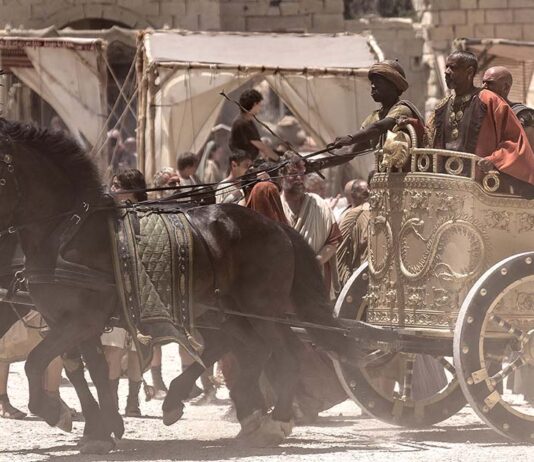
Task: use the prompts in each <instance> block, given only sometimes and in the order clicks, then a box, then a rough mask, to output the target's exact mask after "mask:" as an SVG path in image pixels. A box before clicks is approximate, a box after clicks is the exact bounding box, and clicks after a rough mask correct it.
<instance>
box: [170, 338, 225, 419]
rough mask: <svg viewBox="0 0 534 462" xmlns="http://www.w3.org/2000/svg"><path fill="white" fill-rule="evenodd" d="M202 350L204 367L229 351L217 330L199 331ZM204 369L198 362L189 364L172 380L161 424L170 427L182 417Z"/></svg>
mask: <svg viewBox="0 0 534 462" xmlns="http://www.w3.org/2000/svg"><path fill="white" fill-rule="evenodd" d="M201 332H202V338H203V340H204V350H203V352H202V355H201V359H202V362H203V363H204V365H205V366H206V367H211V366H212V365H213V364H214V363H215V361H217V360H218V359H219V358H220V357H221V356H222V355H223V354H224V353H226V352H227V351H228V349H229V345H228V339H227V338H226V336H225V334H224V333H222V332H221V331H219V330H214V329H201ZM205 370H206V369H205V368H204V367H203V366H202V365H201V364H200V363H198V362H196V361H195V362H194V363H193V364H191V365H190V366H189V367H188V368H187V369H186V370H185V371H184V372H182V374H180V375H179V376H178V377H176V378H175V379H173V381H172V382H171V384H170V385H169V391H168V392H167V396H166V397H165V400H164V401H163V405H162V410H163V423H164V424H165V425H172V424H173V423H175V422H177V421H178V420H179V419H180V418H181V417H182V415H183V410H184V403H183V401H185V400H186V399H187V398H188V397H189V395H190V393H191V389H192V388H193V386H194V384H195V382H196V381H197V379H198V378H199V377H200V376H201V375H202V373H203V372H204V371H205Z"/></svg>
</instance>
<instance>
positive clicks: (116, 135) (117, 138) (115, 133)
mask: <svg viewBox="0 0 534 462" xmlns="http://www.w3.org/2000/svg"><path fill="white" fill-rule="evenodd" d="M107 140H108V143H109V145H110V146H111V147H113V148H114V147H115V146H117V145H121V144H122V136H121V132H120V131H119V130H117V129H116V128H114V129H113V130H110V131H109V132H108V138H107Z"/></svg>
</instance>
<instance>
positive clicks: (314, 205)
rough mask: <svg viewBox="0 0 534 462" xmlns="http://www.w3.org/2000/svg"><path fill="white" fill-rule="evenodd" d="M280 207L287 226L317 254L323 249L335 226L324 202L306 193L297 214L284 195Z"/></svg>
mask: <svg viewBox="0 0 534 462" xmlns="http://www.w3.org/2000/svg"><path fill="white" fill-rule="evenodd" d="M282 205H283V207H284V212H285V214H286V217H287V219H288V221H289V224H290V226H291V227H292V228H294V229H295V230H296V231H297V232H298V233H299V234H300V235H301V236H302V237H303V238H304V240H305V241H306V242H307V243H308V245H309V246H310V247H311V248H312V249H313V251H314V252H315V253H316V254H317V253H319V251H320V250H321V249H322V248H323V247H324V245H325V244H326V242H327V241H328V238H329V236H330V233H331V231H332V227H333V226H334V225H335V226H336V227H337V224H336V220H335V218H334V214H333V213H332V210H331V209H330V207H328V204H327V203H326V201H325V200H323V199H322V198H321V197H319V196H318V195H317V194H314V193H306V195H305V196H304V201H303V202H302V205H301V207H300V210H299V212H298V213H294V212H293V211H292V210H291V208H290V207H289V205H288V203H287V201H286V200H285V197H284V195H282Z"/></svg>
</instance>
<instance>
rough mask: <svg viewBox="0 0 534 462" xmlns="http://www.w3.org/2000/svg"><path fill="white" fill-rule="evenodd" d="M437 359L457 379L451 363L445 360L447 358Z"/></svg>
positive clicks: (440, 357)
mask: <svg viewBox="0 0 534 462" xmlns="http://www.w3.org/2000/svg"><path fill="white" fill-rule="evenodd" d="M437 359H438V361H439V363H440V364H441V365H442V366H443V367H444V368H445V370H447V371H448V372H450V373H451V374H452V375H453V377H456V369H455V368H454V366H453V365H452V364H451V363H450V361H447V359H445V357H443V356H439V357H438V358H437Z"/></svg>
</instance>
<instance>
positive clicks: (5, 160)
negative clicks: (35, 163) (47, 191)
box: [0, 154, 20, 237]
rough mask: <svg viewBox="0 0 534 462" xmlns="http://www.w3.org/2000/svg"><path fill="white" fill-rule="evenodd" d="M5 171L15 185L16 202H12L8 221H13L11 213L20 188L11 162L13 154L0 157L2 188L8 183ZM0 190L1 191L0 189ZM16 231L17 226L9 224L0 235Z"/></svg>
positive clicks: (15, 206) (13, 211)
mask: <svg viewBox="0 0 534 462" xmlns="http://www.w3.org/2000/svg"><path fill="white" fill-rule="evenodd" d="M6 171H7V174H8V175H11V178H12V180H13V184H14V186H15V191H16V203H15V204H14V206H13V208H12V212H11V217H10V218H11V219H10V220H9V222H12V221H13V215H14V213H15V210H16V209H17V206H18V203H19V200H20V190H19V184H18V182H17V178H16V177H15V165H14V164H13V156H12V155H11V154H4V155H2V156H1V157H0V188H3V187H4V186H6V185H7V184H8V181H7V180H8V178H6V177H7V175H6ZM0 192H1V191H0ZM15 232H17V226H15V225H10V226H9V227H8V228H7V229H5V230H3V231H0V237H2V236H4V235H6V234H14V233H15Z"/></svg>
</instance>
